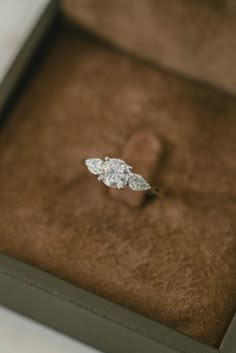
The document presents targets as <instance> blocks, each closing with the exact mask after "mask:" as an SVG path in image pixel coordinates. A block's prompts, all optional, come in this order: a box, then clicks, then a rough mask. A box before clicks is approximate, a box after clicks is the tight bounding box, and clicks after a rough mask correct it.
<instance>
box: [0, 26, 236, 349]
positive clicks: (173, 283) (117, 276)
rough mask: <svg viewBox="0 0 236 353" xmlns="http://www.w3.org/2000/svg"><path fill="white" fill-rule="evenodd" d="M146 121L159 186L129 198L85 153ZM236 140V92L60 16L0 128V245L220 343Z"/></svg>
mask: <svg viewBox="0 0 236 353" xmlns="http://www.w3.org/2000/svg"><path fill="white" fill-rule="evenodd" d="M144 129H145V131H146V130H148V131H150V132H151V133H152V134H154V135H155V136H156V137H157V138H158V139H159V140H160V141H161V143H162V157H161V160H160V161H159V164H158V167H157V168H156V173H155V175H154V178H153V183H154V184H157V185H159V186H160V187H161V188H163V189H164V190H165V191H166V193H165V195H164V196H163V197H161V198H156V199H154V198H147V199H146V200H145V203H144V204H143V205H142V206H140V207H139V208H133V207H129V206H127V205H126V204H124V203H122V202H119V201H118V200H117V199H116V198H115V197H113V195H112V194H111V193H109V192H108V189H107V188H106V187H105V186H104V185H103V184H100V183H98V181H97V180H96V178H95V177H94V176H93V175H91V174H89V173H88V171H87V170H86V168H85V167H84V166H83V165H82V164H81V163H80V160H81V159H82V158H84V157H101V158H102V157H105V156H106V155H109V156H110V157H120V156H122V155H123V153H124V149H125V146H126V144H127V142H128V141H129V139H130V138H131V137H132V136H133V134H136V133H137V132H140V131H143V130H144ZM235 141H236V99H235V98H234V97H232V96H230V95H228V94H225V93H223V92H221V91H219V90H217V89H214V88H210V87H207V86H204V85H201V84H197V83H195V82H191V81H189V80H187V79H184V78H181V77H178V76H177V75H174V74H169V73H166V72H164V71H162V70H158V69H157V68H154V67H151V66H148V65H146V64H144V63H142V62H141V61H139V60H136V59H134V58H130V57H128V56H126V55H125V54H122V53H118V52H116V51H114V50H112V49H110V48H108V47H106V46H104V45H102V44H101V43H97V42H95V41H94V40H92V39H88V38H86V37H83V36H82V35H81V34H80V33H79V32H77V31H73V30H71V29H70V30H69V29H64V30H63V31H61V32H60V33H59V34H57V35H56V37H55V40H54V42H53V44H52V45H51V47H50V48H49V50H48V52H47V53H46V54H45V55H44V57H43V59H42V60H41V61H40V64H39V66H38V68H37V70H36V72H35V73H34V75H33V77H32V78H31V80H30V82H29V84H28V85H27V87H26V89H25V91H24V92H23V93H22V95H21V97H20V99H19V101H18V103H17V104H16V106H15V108H14V111H13V112H12V113H11V116H10V117H9V119H8V121H7V123H6V124H5V125H4V128H3V129H2V130H1V133H0V184H1V196H0V213H1V223H0V250H1V251H2V252H4V253H6V254H8V255H11V256H14V257H17V258H19V259H21V260H23V261H26V262H28V263H31V264H33V265H35V266H37V267H39V268H41V269H43V270H45V271H48V272H50V273H53V274H55V275H56V276H58V277H60V278H64V279H66V280H68V281H70V282H73V283H75V284H77V285H79V286H81V287H83V288H86V289H88V290H91V291H94V292H96V293H98V294H99V295H101V296H103V297H105V298H108V299H110V300H112V301H114V302H117V303H120V304H121V305H123V306H125V307H128V308H130V309H132V310H134V311H136V312H138V313H141V314H143V315H145V316H148V317H150V318H152V319H154V320H158V321H160V322H162V323H165V324H167V325H170V326H171V327H173V328H175V329H177V330H179V331H181V332H184V333H186V334H189V335H191V336H193V337H196V338H197V339H200V340H201V341H203V342H206V343H208V344H211V345H218V343H219V342H220V340H221V338H222V336H223V334H224V332H225V330H226V328H227V325H228V323H229V320H230V319H231V318H232V315H233V313H234V312H235V310H236V299H235V298H236V237H235V234H236V233H235V223H236V221H235V210H236V206H235V205H236V204H235V198H236V193H235V178H236V163H235V152H236V145H235ZM142 149H143V145H142V144H140V146H139V148H138V149H137V152H136V153H137V155H139V154H140V153H141V152H142ZM137 172H138V170H137ZM122 192H125V191H122Z"/></svg>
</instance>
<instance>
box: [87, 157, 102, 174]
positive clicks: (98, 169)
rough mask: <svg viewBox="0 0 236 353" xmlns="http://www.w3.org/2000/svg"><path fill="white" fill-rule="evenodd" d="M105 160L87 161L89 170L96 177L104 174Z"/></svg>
mask: <svg viewBox="0 0 236 353" xmlns="http://www.w3.org/2000/svg"><path fill="white" fill-rule="evenodd" d="M103 164H104V162H103V160H102V159H99V158H89V159H86V160H85V165H86V166H87V168H88V170H89V171H90V172H91V173H92V174H95V175H99V174H101V173H102V167H103Z"/></svg>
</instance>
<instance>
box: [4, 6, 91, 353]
mask: <svg viewBox="0 0 236 353" xmlns="http://www.w3.org/2000/svg"><path fill="white" fill-rule="evenodd" d="M48 2H49V0H0V58H1V59H0V84H1V81H2V80H3V79H4V76H5V75H6V73H7V71H8V70H9V67H10V66H11V64H12V62H13V61H14V59H15V57H16V56H17V54H18V52H19V51H20V49H21V47H22V45H23V44H24V42H25V40H26V39H27V37H28V35H29V34H30V32H31V31H32V29H33V28H34V24H35V22H37V20H38V18H39V16H40V14H41V13H42V11H43V10H44V9H45V6H47V4H48ZM0 290H1V288H0ZM16 295H17V294H16ZM54 352H56V353H95V352H97V351H95V350H94V349H92V348H90V347H87V346H85V345H84V344H82V343H79V342H76V341H75V340H73V339H71V338H69V337H65V336H63V335H61V334H59V333H57V332H55V331H53V330H50V329H48V328H46V327H44V326H41V325H40V324H37V323H35V322H33V321H30V320H28V319H26V318H24V317H22V316H20V315H18V314H15V313H14V312H11V311H8V310H6V309H4V308H2V307H1V306H0V353H54Z"/></svg>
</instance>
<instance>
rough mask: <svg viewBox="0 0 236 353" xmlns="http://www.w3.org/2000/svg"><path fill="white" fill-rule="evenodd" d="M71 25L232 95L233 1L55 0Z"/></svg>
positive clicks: (235, 73) (235, 79)
mask: <svg viewBox="0 0 236 353" xmlns="http://www.w3.org/2000/svg"><path fill="white" fill-rule="evenodd" d="M61 3H62V6H63V9H64V12H65V13H66V14H67V16H68V17H69V18H70V19H72V20H73V21H74V22H75V23H76V24H77V25H80V26H83V27H85V28H87V29H88V30H90V31H91V32H94V33H96V35H99V36H101V37H103V38H105V39H106V40H108V41H110V42H111V43H112V44H114V45H116V46H119V47H120V48H122V49H125V50H128V51H129V52H131V53H134V54H135V55H138V56H140V57H142V58H145V59H146V60H148V61H151V62H153V63H156V64H159V65H162V66H164V67H167V68H169V69H171V70H175V71H178V72H181V73H183V74H185V75H187V76H192V77H194V78H197V79H200V80H204V81H206V82H210V83H212V84H214V85H217V86H219V87H222V88H224V89H226V90H228V91H230V92H233V93H236V70H235V62H236V35H235V33H236V3H235V0H165V1H163V0H138V1H135V0H133V1H132V0H130V1H127V0H119V1H117V0H102V1H101V0H89V1H85V0H61Z"/></svg>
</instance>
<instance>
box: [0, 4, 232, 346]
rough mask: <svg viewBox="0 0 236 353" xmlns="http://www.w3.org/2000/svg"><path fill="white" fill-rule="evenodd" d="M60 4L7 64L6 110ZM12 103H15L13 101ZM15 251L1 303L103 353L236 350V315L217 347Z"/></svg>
mask: <svg viewBox="0 0 236 353" xmlns="http://www.w3.org/2000/svg"><path fill="white" fill-rule="evenodd" d="M26 3H27V1H26ZM39 3H40V2H39ZM57 6H58V4H57V2H56V1H44V6H43V7H40V8H39V9H37V11H36V12H37V14H38V15H37V16H36V15H35V17H34V25H33V26H32V22H31V27H30V26H29V27H28V28H27V33H28V35H27V36H25V37H22V38H23V39H24V40H22V41H21V43H20V44H19V46H18V47H17V48H16V50H15V52H14V53H13V54H12V56H11V58H10V59H9V62H10V61H11V65H10V66H9V67H8V66H7V65H6V66H5V74H4V75H2V78H1V82H2V83H1V85H0V107H1V108H3V107H4V105H5V104H6V102H7V101H9V97H10V95H11V93H12V91H13V90H14V88H15V86H16V84H17V82H18V81H19V78H20V77H22V72H23V70H24V69H27V66H28V65H29V62H30V58H31V57H32V55H33V52H34V51H35V49H36V47H37V46H38V45H39V43H40V42H41V40H42V37H43V36H44V34H45V33H46V32H47V31H49V28H50V24H51V23H52V22H53V19H54V18H55V16H57ZM42 9H43V10H42ZM24 33H25V32H24ZM22 38H21V39H22ZM72 54H73V52H72ZM81 55H82V54H81ZM21 93H22V92H21ZM23 93H24V92H23ZM19 100H21V97H20V98H19ZM10 104H11V105H15V104H16V103H15V102H14V101H13V102H11V103H10ZM34 104H37V103H36V102H34ZM135 109H137V107H136V106H135V107H134V110H135ZM5 118H6V117H5V116H4V119H5ZM3 129H4V126H3ZM50 172H51V171H50ZM65 177H67V176H65ZM22 231H23V230H22ZM1 232H4V230H1ZM1 234H2V235H3V233H1ZM1 234H0V237H1ZM11 252H14V251H13V250H12V251H8V250H7V249H3V250H2V253H1V254H0V304H1V305H4V306H6V307H8V308H10V309H12V310H15V311H17V312H19V313H21V314H23V315H26V316H28V317H30V318H32V319H34V320H36V321H39V322H41V323H43V324H46V325H48V326H50V327H53V328H55V329H57V330H59V331H61V332H63V333H65V334H67V335H70V336H72V337H74V338H76V339H78V340H81V341H83V342H85V343H87V344H89V345H91V346H94V347H95V348H98V349H100V350H102V351H104V352H111V353H118V352H121V351H125V352H135V353H139V352H140V353H143V352H147V353H152V352H153V353H154V352H155V353H214V352H215V353H217V352H221V353H234V352H235V351H236V315H235V316H234V317H233V318H232V321H231V323H230V325H229V327H228V329H227V331H226V333H225V336H224V338H223V340H222V342H221V344H220V346H219V347H218V348H216V347H212V346H210V345H207V344H205V343H202V342H199V341H198V340H196V339H194V338H192V337H190V336H187V335H185V334H183V333H181V332H178V331H176V330H175V329H173V328H171V327H168V326H167V325H164V324H161V323H159V322H158V321H155V320H152V319H150V318H148V317H146V316H144V315H141V314H140V313H139V314H138V313H136V312H134V311H132V310H129V309H127V308H125V307H123V306H121V305H118V304H117V303H115V302H113V301H112V300H107V299H104V298H102V297H101V296H99V295H97V294H95V293H94V291H92V290H91V291H89V290H88V289H87V290H86V289H83V288H80V287H79V286H78V285H76V284H73V283H71V282H70V281H66V280H63V279H61V278H58V277H56V276H55V275H52V274H50V273H48V272H46V271H42V270H40V269H39V268H36V266H32V265H31V264H29V263H27V261H20V260H19V259H18V260H17V259H15V258H14V256H9V253H11ZM6 254H7V255H6ZM72 282H73V281H72ZM16 293H17V295H16Z"/></svg>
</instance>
